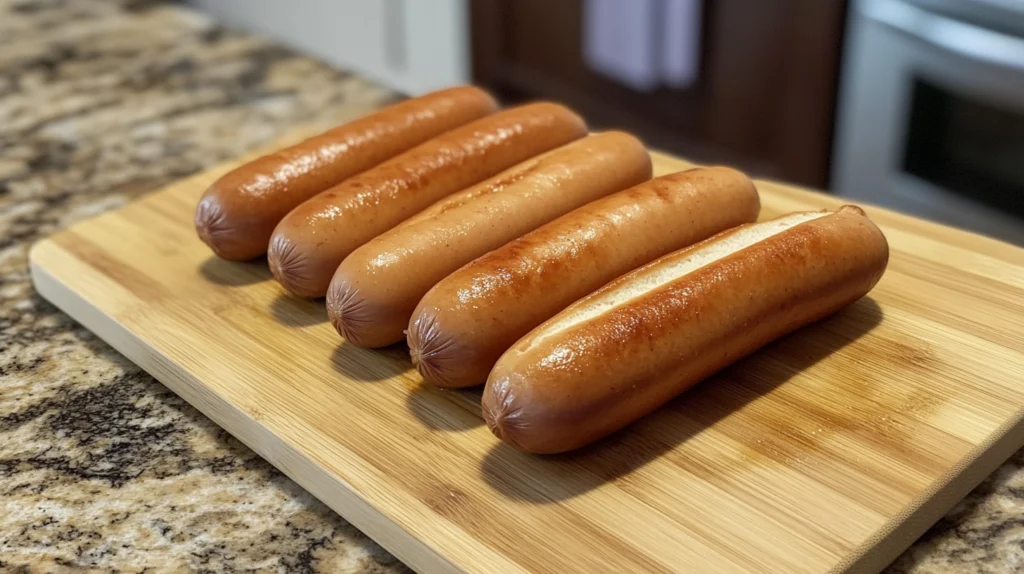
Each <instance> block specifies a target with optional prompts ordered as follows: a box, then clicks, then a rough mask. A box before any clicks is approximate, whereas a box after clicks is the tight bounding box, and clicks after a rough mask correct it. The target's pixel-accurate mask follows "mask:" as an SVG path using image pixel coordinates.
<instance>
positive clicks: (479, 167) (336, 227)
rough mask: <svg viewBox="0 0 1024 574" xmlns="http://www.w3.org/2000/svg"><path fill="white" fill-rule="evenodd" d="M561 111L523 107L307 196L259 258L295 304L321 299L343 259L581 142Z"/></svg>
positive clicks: (580, 126) (577, 127) (577, 124)
mask: <svg viewBox="0 0 1024 574" xmlns="http://www.w3.org/2000/svg"><path fill="white" fill-rule="evenodd" d="M586 129H587V128H586V125H585V124H584V123H583V120H582V119H580V117H579V116H577V115H576V114H574V113H573V112H572V111H570V110H569V109H567V108H565V107H563V106H559V105H556V104H551V103H538V104H531V105H526V106H522V107H518V108H514V109H510V110H506V111H502V112H498V113H496V114H493V115H490V116H487V117H485V118H483V119H480V120H477V121H475V122H472V123H470V124H466V125H464V126H461V127H458V128H455V129H454V130H451V131H449V132H447V133H444V134H442V135H440V136H438V137H437V138H434V139H432V140H430V141H428V142H426V143H424V144H421V145H420V146H417V147H415V148H413V149H411V150H409V151H407V152H405V153H403V154H402V155H399V156H397V157H394V158H392V159H390V160H388V161H385V162H384V163H382V164H380V165H378V166H377V167H374V168H371V169H370V170H368V171H365V172H363V173H362V174H359V175H357V176H355V177H352V178H349V179H348V180H346V181H344V182H342V183H341V184H339V185H337V186H335V187H333V188H331V189H329V190H327V191H325V192H323V193H321V194H319V195H317V196H316V197H313V198H312V199H310V200H308V201H306V202H305V203H303V204H302V205H300V206H298V207H296V208H295V209H294V210H293V211H292V212H291V213H289V214H288V215H286V216H285V218H284V219H282V220H281V223H279V224H278V225H277V228H276V229H275V230H274V234H273V235H272V237H271V240H270V248H269V251H268V253H267V259H268V262H269V263H270V270H271V271H272V272H273V273H274V277H275V278H276V279H277V280H278V282H280V283H281V285H283V286H284V287H285V288H286V289H288V290H289V291H291V292H292V293H294V294H296V295H299V296H302V297H323V296H324V294H325V293H326V292H327V285H328V283H330V281H331V276H332V275H333V274H334V271H335V270H336V269H337V268H338V265H339V264H340V263H341V261H342V260H343V259H345V257H346V256H348V254H349V253H351V252H352V251H353V250H355V249H356V248H357V247H359V246H360V245H363V244H364V243H366V242H367V241H369V240H370V239H373V238H374V237H376V236H377V235H380V234H381V233H383V232H385V231H387V230H388V229H391V228H392V227H394V226H395V225H397V224H398V223H399V222H401V221H402V220H404V219H407V218H408V217H410V216H412V215H413V214H415V213H417V212H419V211H421V210H423V209H424V208H426V207H427V206H429V205H430V204H432V203H434V202H436V201H437V200H439V199H441V198H442V197H445V196H447V195H449V194H451V193H453V192H456V191H459V190H461V189H464V188H466V187H468V186H470V185H472V184H474V183H477V182H479V181H481V180H483V179H486V178H488V177H491V176H493V175H495V174H497V173H499V172H501V171H502V170H505V169H507V168H509V167H511V166H513V165H515V164H517V163H519V162H521V161H523V160H525V159H528V158H531V157H533V156H535V155H537V154H539V153H542V152H545V151H548V150H550V149H553V148H555V147H558V146H560V145H563V144H566V143H569V142H570V141H573V140H575V139H579V138H581V137H583V136H584V135H586Z"/></svg>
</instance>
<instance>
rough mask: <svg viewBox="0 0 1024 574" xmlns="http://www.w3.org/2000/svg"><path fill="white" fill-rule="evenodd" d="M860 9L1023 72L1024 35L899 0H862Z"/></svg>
mask: <svg viewBox="0 0 1024 574" xmlns="http://www.w3.org/2000/svg"><path fill="white" fill-rule="evenodd" d="M860 12H861V13H862V14H863V15H864V16H866V17H867V18H869V19H870V20H874V21H875V22H878V23H880V24H883V25H885V26H888V27H890V28H893V29H895V30H898V31H900V32H903V33H904V34H907V35H909V36H912V37H914V38H917V39H918V40H920V41H922V42H925V43H927V44H931V45H933V46H936V47H938V48H941V49H943V50H946V51H947V52H952V53H954V54H958V55H960V56H963V57H965V58H970V59H972V60H975V61H978V62H984V63H987V64H991V65H994V66H999V67H1002V68H1010V69H1013V70H1018V71H1022V72H1024V39H1021V38H1016V37H1014V36H1009V35H1006V34H1002V33H1000V32H995V31H992V30H986V29H985V28H981V27H978V26H975V25H973V24H968V23H966V22H961V21H959V20H953V19H951V18H947V17H945V16H940V15H938V14H935V13H933V12H928V11H926V10H922V9H920V8H917V7H914V6H911V5H909V4H904V3H903V2H899V1H896V0H888V1H868V2H862V3H860Z"/></svg>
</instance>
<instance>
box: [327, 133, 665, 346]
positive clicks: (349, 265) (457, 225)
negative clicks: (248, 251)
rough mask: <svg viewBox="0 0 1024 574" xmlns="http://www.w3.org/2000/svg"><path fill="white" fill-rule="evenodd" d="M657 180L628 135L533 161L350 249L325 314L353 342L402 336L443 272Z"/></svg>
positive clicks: (590, 140)
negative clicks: (460, 199)
mask: <svg viewBox="0 0 1024 574" xmlns="http://www.w3.org/2000/svg"><path fill="white" fill-rule="evenodd" d="M650 177H651V158H650V156H649V155H648V154H647V150H646V149H645V148H644V144H643V143H642V142H641V141H640V140H638V139H636V138H635V137H633V136H631V135H629V134H626V133H623V132H607V133H603V134H599V135H594V136H590V137H587V138H583V139H581V140H577V141H575V142H573V143H570V144H567V145H564V146H562V147H560V148H558V149H555V150H553V151H550V152H548V153H546V154H543V155H541V156H538V157H535V158H533V159H530V160H527V161H525V162H523V163H521V164H519V165H517V166H516V167H514V168H512V169H509V170H506V171H504V172H502V173H501V174H499V175H497V176H496V177H493V178H491V179H489V180H487V181H484V182H482V183H480V184H478V185H476V186H474V187H472V188H470V189H469V190H467V191H468V193H467V194H466V196H467V197H470V198H472V197H476V199H471V200H470V201H465V202H463V203H462V204H461V205H457V206H448V209H441V210H440V212H439V213H437V214H436V215H434V216H433V217H430V218H428V219H420V220H418V221H417V222H416V223H414V224H411V225H403V226H399V227H396V228H394V229H392V230H390V231H388V232H386V233H384V234H383V235H380V236H378V237H377V238H375V239H373V240H372V241H370V242H369V243H367V244H366V245H363V246H362V247H360V248H359V249H356V250H355V251H353V252H352V254H351V255H349V256H348V257H346V258H345V260H344V261H343V262H342V263H341V265H340V266H339V267H338V270H337V272H336V273H335V274H334V279H333V280H332V281H331V285H330V288H329V289H328V290H327V313H328V316H329V317H330V319H331V322H332V323H333V324H334V326H335V328H337V329H338V332H339V333H340V334H341V335H342V336H343V337H345V339H347V340H348V341H350V342H352V343H354V344H356V345H360V346H363V347H380V346H384V345H390V344H392V343H396V342H398V341H401V340H402V339H403V338H404V337H405V335H404V333H405V328H406V327H407V326H408V325H409V317H410V316H411V315H412V311H413V309H414V308H415V307H416V303H418V302H419V300H420V299H421V298H422V297H423V295H424V294H425V293H426V292H427V291H428V290H429V289H430V288H431V287H433V286H434V284H436V283H437V282H438V281H440V280H441V279H443V278H444V277H445V276H446V275H448V274H450V273H451V272H453V271H455V270H456V269H458V268H459V267H461V266H462V265H464V264H466V263H468V262H470V261H472V260H473V259H474V258H476V257H479V256H480V255H483V254H484V253H487V252H488V251H491V250H492V249H496V248H498V247H500V246H502V245H504V244H505V243H507V242H509V241H511V240H513V239H515V238H516V237H519V236H521V235H522V234H524V233H526V232H528V231H530V230H532V229H536V228H537V227H539V226H541V225H543V224H545V223H547V222H549V221H551V220H553V219H555V218H556V217H558V216H560V215H563V214H565V213H567V212H569V211H571V210H573V209H575V208H577V207H580V206H581V205H583V204H585V203H588V202H589V201H591V200H594V199H598V198H600V197H604V196H606V195H608V194H610V193H614V192H616V191H619V190H621V189H625V188H627V187H630V186H632V185H635V184H637V183H640V182H642V181H645V180H647V179H650ZM498 189H500V190H501V191H500V192H499V193H495V190H498Z"/></svg>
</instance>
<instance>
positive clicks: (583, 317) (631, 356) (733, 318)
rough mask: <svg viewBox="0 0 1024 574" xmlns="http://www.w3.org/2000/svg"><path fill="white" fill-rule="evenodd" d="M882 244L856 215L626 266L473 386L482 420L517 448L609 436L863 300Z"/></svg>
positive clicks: (761, 226)
mask: <svg viewBox="0 0 1024 574" xmlns="http://www.w3.org/2000/svg"><path fill="white" fill-rule="evenodd" d="M888 255H889V249H888V245H887V243H886V240H885V237H884V236H883V235H882V232H881V231H879V229H878V228H877V227H876V226H875V225H874V224H873V223H872V222H871V221H870V220H868V218H867V217H866V216H865V214H864V212H863V211H861V210H860V209H859V208H857V207H852V206H846V207H843V208H841V209H840V210H838V211H836V212H828V211H824V212H811V213H794V214H790V215H787V216H784V217H780V218H778V219H774V220H771V221H766V222H763V223H757V224H751V225H745V226H742V227H740V228H737V229H735V230H731V231H727V232H724V233H721V234H719V235H717V236H715V237H713V238H711V239H708V240H707V241H704V242H702V243H699V244H697V245H695V246H693V247H690V248H688V249H684V250H681V251H678V252H676V253H673V254H670V255H668V256H665V257H663V258H661V259H659V260H657V261H655V262H653V263H651V264H649V265H646V266H644V267H642V268H640V269H637V270H636V271H633V272H631V273H629V274H627V275H625V276H623V277H621V278H619V279H616V280H615V281H612V282H611V283H609V284H608V285H606V286H605V287H603V288H601V289H599V290H598V291H596V292H594V293H593V294H591V295H589V296H587V297H585V298H583V299H582V300H580V301H578V302H576V303H574V304H573V305H571V306H569V307H568V308H566V309H565V310H564V311H563V312H561V313H559V314H558V315H556V316H555V317H553V318H552V319H550V320H549V321H547V322H545V323H544V324H543V325H541V326H540V327H538V328H537V329H535V330H533V331H531V332H530V333H529V334H528V335H527V336H526V337H523V338H522V339H521V340H520V341H518V342H517V343H516V344H515V346H513V347H512V348H511V349H510V350H509V351H508V352H507V353H505V354H504V355H503V356H502V357H501V359H500V360H499V361H498V363H497V365H495V367H494V370H493V371H492V372H491V375H490V377H489V378H488V380H487V385H486V387H485V389H484V394H483V400H482V406H483V413H484V419H485V420H486V421H487V424H488V426H489V427H490V428H491V430H492V431H493V432H494V434H495V435H497V436H498V437H499V438H501V439H502V440H504V441H505V442H507V443H508V444H510V445H512V446H514V447H515V448H517V449H520V450H523V451H526V452H535V453H554V452H562V451H567V450H571V449H575V448H578V447H581V446H583V445H586V444H588V443H590V442H592V441H594V440H597V439H599V438H601V437H603V436H605V435H607V434H609V433H612V432H614V431H616V430H619V429H621V428H622V427H624V426H626V425H628V424H630V423H631V422H633V421H635V420H636V419H638V418H640V417H642V416H643V415H645V414H647V413H649V412H651V411H653V410H654V409H656V408H658V407H659V406H661V405H662V404H664V403H665V402H666V401H668V400H670V399H672V398H673V397H675V396H676V395H678V394H680V393H681V392H683V391H684V390H686V389H688V388H689V387H691V386H692V385H694V384H695V383H697V382H698V381H700V380H701V379H703V378H704V377H707V376H708V375H710V374H712V373H714V372H715V371H718V370H719V369H721V368H722V367H725V366H726V365H728V364H729V363H732V362H733V361H735V360H737V359H739V358H740V357H743V356H745V355H747V354H749V353H751V352H753V351H755V350H756V349H758V348H759V347H761V346H762V345H764V344H766V343H768V342H769V341H771V340H773V339H775V338H777V337H780V336H782V335H784V334H786V333H789V332H790V331H793V330H795V329H798V328H800V327H802V326H804V325H807V324H809V323H811V322H813V321H817V320H818V319H821V318H823V317H825V316H827V315H829V314H832V313H834V312H836V311H837V310H839V309H840V308H842V307H844V306H845V305H848V304H849V303H852V302H853V301H855V300H857V299H859V298H860V297H862V296H864V295H865V294H866V293H867V292H868V291H870V290H871V288H872V287H873V286H874V285H875V283H877V282H878V280H879V278H881V276H882V273H883V272H884V271H885V267H886V263H887V262H888Z"/></svg>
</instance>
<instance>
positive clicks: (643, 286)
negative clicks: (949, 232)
mask: <svg viewBox="0 0 1024 574" xmlns="http://www.w3.org/2000/svg"><path fill="white" fill-rule="evenodd" d="M832 213H833V212H830V211H814V212H801V213H792V214H790V215H785V216H783V217H779V218H778V219H772V220H770V221H765V222H763V223H755V224H753V225H750V226H747V227H744V228H743V229H740V230H738V231H735V232H733V233H730V234H728V235H726V236H724V237H722V238H721V239H719V240H717V241H714V242H712V243H709V244H708V245H706V246H704V247H701V248H699V249H695V250H693V251H691V252H690V253H688V254H687V255H686V256H685V257H680V258H677V259H675V260H674V261H672V260H670V261H668V262H665V263H663V264H660V265H656V266H653V267H651V268H649V269H647V270H644V271H643V272H641V273H637V275H636V277H635V278H634V279H633V280H631V281H624V282H622V283H619V285H618V286H616V287H614V288H612V289H609V290H608V291H606V292H604V293H602V294H601V295H600V296H598V297H594V298H593V299H591V300H589V301H587V303H586V304H585V305H580V306H579V307H577V308H576V309H574V310H573V311H572V312H571V313H567V314H565V315H563V316H562V317H561V318H559V319H558V320H557V321H553V322H551V323H548V325H547V326H546V327H544V330H543V331H542V332H540V333H538V334H537V336H535V337H534V338H533V342H532V344H531V345H530V346H529V347H527V348H526V349H524V352H525V351H527V350H529V349H530V348H532V347H534V346H536V345H538V344H539V343H540V342H541V341H543V340H544V339H546V338H547V337H549V336H551V335H553V334H555V333H558V332H561V331H565V330H567V329H571V328H573V327H575V326H576V325H579V324H580V323H585V322H587V321H590V320H592V319H595V318H597V317H599V316H600V315H603V314H605V313H608V312H609V311H611V310H613V309H615V308H616V307H619V306H620V305H625V304H627V303H629V302H630V301H632V300H634V299H636V298H638V297H642V296H644V295H646V294H647V293H650V292H651V291H654V290H656V289H658V288H660V287H662V286H664V285H667V284H669V283H671V282H673V281H676V280H678V279H681V278H682V277H685V276H686V275H688V274H690V273H693V272H695V271H697V270H698V269H700V268H702V267H705V266H707V265H710V264H712V263H714V262H716V261H718V260H721V259H724V258H726V257H729V256H730V255H733V254H735V253H737V252H739V251H742V250H744V249H746V248H748V247H750V246H752V245H755V244H757V243H760V242H761V241H764V240H766V239H769V238H771V237H773V236H775V235H778V234H780V233H782V232H784V231H786V230H789V229H792V228H793V227H796V226H797V225H800V224H801V223H806V222H808V221H813V220H815V219H819V218H822V217H825V216H827V215H832ZM670 257H671V256H670Z"/></svg>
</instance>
